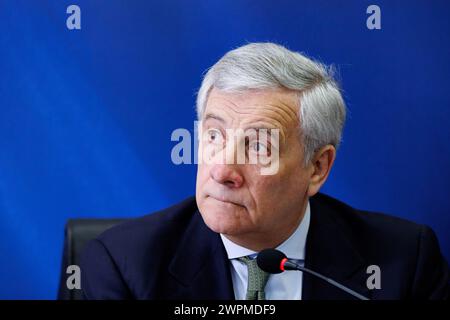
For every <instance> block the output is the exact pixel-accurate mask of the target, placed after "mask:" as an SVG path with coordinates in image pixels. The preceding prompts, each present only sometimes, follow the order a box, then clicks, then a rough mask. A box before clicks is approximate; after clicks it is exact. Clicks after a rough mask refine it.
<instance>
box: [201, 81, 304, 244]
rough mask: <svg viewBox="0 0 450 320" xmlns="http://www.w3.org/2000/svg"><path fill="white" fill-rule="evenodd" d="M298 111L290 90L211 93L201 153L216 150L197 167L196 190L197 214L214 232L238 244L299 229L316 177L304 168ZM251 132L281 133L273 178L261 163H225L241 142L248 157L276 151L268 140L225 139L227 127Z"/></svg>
mask: <svg viewBox="0 0 450 320" xmlns="http://www.w3.org/2000/svg"><path fill="white" fill-rule="evenodd" d="M298 109H299V98H298V95H297V94H296V93H294V92H291V91H288V90H282V89H277V90H252V91H246V92H243V93H225V92H222V91H219V90H217V89H213V90H212V91H211V92H210V95H209V98H208V101H207V104H206V107H205V110H204V112H203V119H202V121H201V130H202V132H203V137H204V138H203V139H202V138H201V141H200V145H201V147H200V149H201V150H204V149H207V148H208V147H210V148H211V150H213V152H212V153H211V154H210V155H211V157H210V158H211V159H210V160H209V161H204V162H203V163H201V164H199V165H198V172H197V188H196V200H197V205H198V208H199V211H200V213H201V215H202V217H203V219H204V221H205V223H206V224H207V225H208V227H209V228H210V229H212V230H213V231H215V232H218V233H222V234H224V235H226V236H227V237H229V238H231V239H237V240H238V241H236V242H238V243H239V242H240V241H239V240H242V239H264V238H265V239H267V240H270V239H271V238H272V237H277V235H280V234H288V235H290V233H291V232H292V231H293V230H295V228H296V227H297V226H298V223H299V222H300V220H301V218H302V215H303V212H304V210H305V207H306V202H307V199H308V187H309V184H310V180H311V177H312V175H313V169H312V168H311V167H307V166H306V167H305V166H304V165H303V163H304V161H303V159H304V158H303V156H304V153H303V145H302V143H301V139H300V138H299V115H298ZM247 128H257V129H259V128H261V129H264V128H266V129H267V128H268V129H279V143H278V148H277V150H276V151H277V152H278V154H279V157H278V160H277V161H278V164H277V165H278V170H277V172H276V173H275V174H272V175H262V174H261V166H263V164H259V163H257V164H249V163H244V164H242V163H241V164H237V163H236V161H234V162H233V161H223V160H224V158H226V159H228V158H229V157H230V152H229V151H230V150H232V151H233V150H234V151H236V152H237V149H238V148H237V147H236V148H234V147H232V148H230V145H231V144H233V145H234V144H235V145H236V146H237V145H238V144H239V143H242V144H243V145H244V147H245V148H246V155H247V156H248V155H249V154H250V153H252V152H259V151H264V152H268V151H267V150H266V148H267V149H271V152H274V151H275V150H274V149H273V148H275V147H274V146H268V143H267V144H266V143H265V141H263V142H262V143H261V144H258V143H252V142H251V141H241V142H239V139H236V141H234V140H233V141H232V140H231V139H227V133H226V130H227V129H234V130H236V129H242V130H246V129H247ZM225 150H227V151H226V153H225ZM200 152H202V151H200ZM269 152H270V151H269ZM225 154H226V155H225ZM199 156H200V155H199ZM244 242H245V241H244ZM241 243H243V242H242V241H241Z"/></svg>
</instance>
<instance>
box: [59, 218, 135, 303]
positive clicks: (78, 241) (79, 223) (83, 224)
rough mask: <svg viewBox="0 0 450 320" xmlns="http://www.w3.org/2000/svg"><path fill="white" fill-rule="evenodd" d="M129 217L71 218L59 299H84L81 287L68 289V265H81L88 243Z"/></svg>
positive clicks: (66, 238)
mask: <svg viewBox="0 0 450 320" xmlns="http://www.w3.org/2000/svg"><path fill="white" fill-rule="evenodd" d="M126 220H127V219H70V220H69V221H68V222H67V224H66V227H65V232H64V234H65V236H64V252H63V258H62V264H61V276H60V282H59V290H58V300H82V299H83V295H82V292H81V290H79V289H71V290H70V289H68V288H67V285H66V282H67V278H68V277H69V276H70V275H71V274H67V273H66V270H67V267H68V266H70V265H79V262H80V253H81V251H82V250H83V247H84V246H85V245H86V243H87V242H88V241H89V240H91V239H94V238H96V237H97V236H98V235H100V234H101V233H102V232H103V231H105V230H107V229H109V228H111V227H112V226H114V225H116V224H118V223H121V222H123V221H126ZM81 272H83V270H81ZM82 285H83V284H81V286H82Z"/></svg>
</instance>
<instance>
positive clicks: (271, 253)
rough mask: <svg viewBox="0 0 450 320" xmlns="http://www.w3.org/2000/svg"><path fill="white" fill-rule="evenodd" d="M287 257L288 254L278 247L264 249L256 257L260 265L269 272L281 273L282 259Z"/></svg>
mask: <svg viewBox="0 0 450 320" xmlns="http://www.w3.org/2000/svg"><path fill="white" fill-rule="evenodd" d="M285 258H286V255H285V254H284V253H283V252H281V251H279V250H276V249H264V250H263V251H261V252H260V253H258V256H257V257H256V263H257V264H258V267H259V268H260V269H261V270H263V271H265V272H268V273H281V272H283V271H284V270H283V269H281V261H282V260H283V259H285Z"/></svg>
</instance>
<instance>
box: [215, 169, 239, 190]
mask: <svg viewBox="0 0 450 320" xmlns="http://www.w3.org/2000/svg"><path fill="white" fill-rule="evenodd" d="M210 174H211V178H212V179H213V180H215V181H216V182H218V183H220V184H223V185H226V186H227V187H229V188H239V187H241V186H242V184H243V182H244V178H243V177H242V175H241V174H240V173H239V172H238V171H236V168H234V166H233V165H228V164H215V165H213V166H212V168H211V171H210Z"/></svg>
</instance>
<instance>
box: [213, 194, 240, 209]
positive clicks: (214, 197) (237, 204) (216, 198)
mask: <svg viewBox="0 0 450 320" xmlns="http://www.w3.org/2000/svg"><path fill="white" fill-rule="evenodd" d="M207 197H210V198H212V199H214V200H216V201H220V202H223V203H230V204H234V205H236V206H239V207H243V205H241V204H239V203H237V202H235V201H233V200H230V199H228V198H226V197H217V196H214V195H212V194H207Z"/></svg>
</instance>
